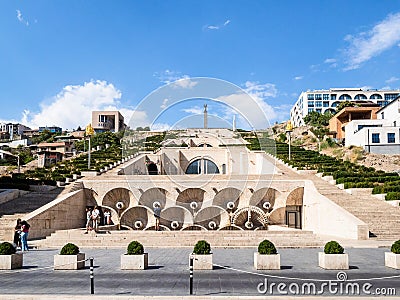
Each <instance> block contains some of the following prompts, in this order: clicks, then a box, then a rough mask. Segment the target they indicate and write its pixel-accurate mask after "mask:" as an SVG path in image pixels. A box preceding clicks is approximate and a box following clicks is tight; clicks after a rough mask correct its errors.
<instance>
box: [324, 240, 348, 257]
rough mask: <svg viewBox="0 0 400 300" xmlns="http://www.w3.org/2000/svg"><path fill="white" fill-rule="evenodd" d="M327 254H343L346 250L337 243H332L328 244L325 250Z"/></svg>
mask: <svg viewBox="0 0 400 300" xmlns="http://www.w3.org/2000/svg"><path fill="white" fill-rule="evenodd" d="M324 252H325V254H343V253H344V248H343V247H342V246H340V245H339V243H338V242H336V241H330V242H328V243H326V245H325V248H324Z"/></svg>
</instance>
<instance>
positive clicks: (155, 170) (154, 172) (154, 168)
mask: <svg viewBox="0 0 400 300" xmlns="http://www.w3.org/2000/svg"><path fill="white" fill-rule="evenodd" d="M147 171H148V172H149V175H158V168H157V165H156V164H155V163H150V164H149V165H148V166H147Z"/></svg>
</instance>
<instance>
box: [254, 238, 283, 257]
mask: <svg viewBox="0 0 400 300" xmlns="http://www.w3.org/2000/svg"><path fill="white" fill-rule="evenodd" d="M258 253H260V254H268V255H271V254H277V253H278V252H277V251H276V248H275V245H274V244H273V243H272V242H271V241H269V240H263V241H262V242H261V243H260V244H259V245H258Z"/></svg>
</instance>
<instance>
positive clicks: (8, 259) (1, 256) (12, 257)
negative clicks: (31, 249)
mask: <svg viewBox="0 0 400 300" xmlns="http://www.w3.org/2000/svg"><path fill="white" fill-rule="evenodd" d="M22 262H23V255H22V253H16V249H15V247H14V246H13V245H12V244H11V243H9V242H4V243H1V244H0V270H12V269H21V268H22Z"/></svg>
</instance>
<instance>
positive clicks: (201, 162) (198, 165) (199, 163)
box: [186, 159, 219, 174]
mask: <svg viewBox="0 0 400 300" xmlns="http://www.w3.org/2000/svg"><path fill="white" fill-rule="evenodd" d="M186 174H219V169H218V167H217V165H216V164H215V163H213V162H212V161H211V160H209V159H196V160H195V161H193V162H191V163H190V164H189V166H188V167H187V169H186Z"/></svg>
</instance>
